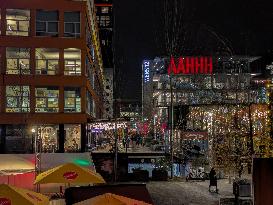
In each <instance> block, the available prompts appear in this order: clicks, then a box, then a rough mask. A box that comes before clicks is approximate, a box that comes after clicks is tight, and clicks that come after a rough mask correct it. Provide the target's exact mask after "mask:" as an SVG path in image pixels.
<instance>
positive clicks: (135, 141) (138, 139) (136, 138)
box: [122, 133, 144, 148]
mask: <svg viewBox="0 0 273 205" xmlns="http://www.w3.org/2000/svg"><path fill="white" fill-rule="evenodd" d="M130 142H132V146H134V145H136V146H140V145H141V146H144V141H143V137H142V136H141V135H140V134H138V133H134V134H128V135H126V136H125V137H123V139H122V144H123V147H124V148H126V147H127V148H128V147H130Z"/></svg>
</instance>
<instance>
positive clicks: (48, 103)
mask: <svg viewBox="0 0 273 205" xmlns="http://www.w3.org/2000/svg"><path fill="white" fill-rule="evenodd" d="M35 96H36V108H35V112H59V90H58V88H55V87H46V88H35Z"/></svg>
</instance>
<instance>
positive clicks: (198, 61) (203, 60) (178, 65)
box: [168, 57, 213, 74]
mask: <svg viewBox="0 0 273 205" xmlns="http://www.w3.org/2000/svg"><path fill="white" fill-rule="evenodd" d="M212 70H213V62H212V57H179V58H178V59H175V58H174V57H171V59H170V64H169V67H168V74H211V73H212Z"/></svg>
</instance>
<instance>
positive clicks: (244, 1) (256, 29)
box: [114, 0, 273, 101]
mask: <svg viewBox="0 0 273 205" xmlns="http://www.w3.org/2000/svg"><path fill="white" fill-rule="evenodd" d="M163 1H165V0H114V15H115V31H114V33H115V34H114V39H115V43H114V46H115V56H116V58H115V62H116V68H117V70H118V88H119V96H120V97H121V98H123V99H136V100H139V101H141V75H142V73H141V62H142V60H144V59H153V58H155V57H156V56H159V55H167V52H166V51H165V49H164V46H163V45H165V44H164V31H163V30H164V29H163V27H164V19H165V18H164V7H163V3H162V2H163ZM169 1H170V0H169ZM180 2H181V3H182V4H183V7H184V11H183V14H181V15H184V16H183V19H186V20H185V25H187V28H186V30H187V31H188V36H187V37H186V42H185V46H186V50H187V52H188V53H187V52H185V53H181V55H189V54H190V55H198V54H199V55H200V54H201V55H202V54H213V53H211V52H212V50H215V45H216V40H215V39H216V38H218V37H219V38H220V39H221V40H224V41H225V42H226V43H227V44H228V45H229V46H230V47H231V48H232V50H233V54H235V55H245V54H247V55H259V56H269V57H273V1H271V0H256V1H254V0H206V1H204V0H180ZM208 30H210V31H212V32H210V31H208ZM212 33H213V34H212ZM214 34H215V35H217V37H215V36H214ZM208 42H209V43H208ZM211 44H215V45H211ZM208 47H211V48H208Z"/></svg>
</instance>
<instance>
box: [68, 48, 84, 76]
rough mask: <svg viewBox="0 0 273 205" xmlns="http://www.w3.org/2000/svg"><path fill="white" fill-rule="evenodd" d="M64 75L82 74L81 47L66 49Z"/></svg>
mask: <svg viewBox="0 0 273 205" xmlns="http://www.w3.org/2000/svg"><path fill="white" fill-rule="evenodd" d="M64 75H81V50H80V49H77V48H67V49H64Z"/></svg>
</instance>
